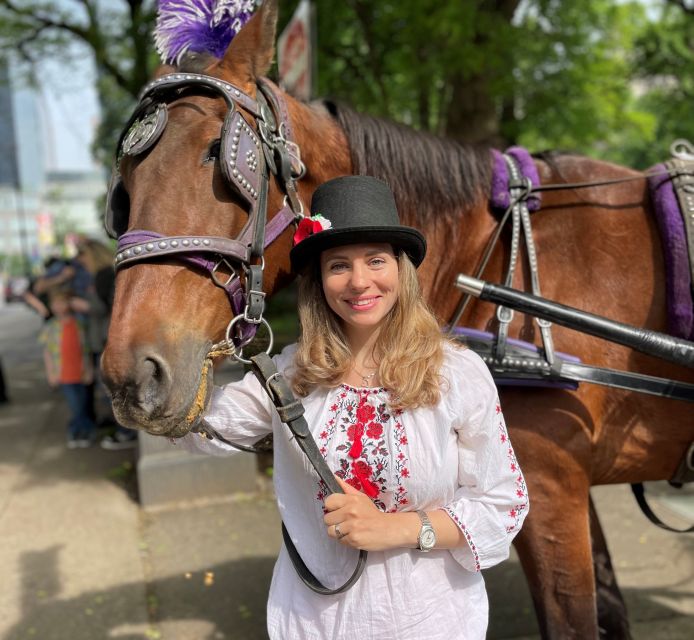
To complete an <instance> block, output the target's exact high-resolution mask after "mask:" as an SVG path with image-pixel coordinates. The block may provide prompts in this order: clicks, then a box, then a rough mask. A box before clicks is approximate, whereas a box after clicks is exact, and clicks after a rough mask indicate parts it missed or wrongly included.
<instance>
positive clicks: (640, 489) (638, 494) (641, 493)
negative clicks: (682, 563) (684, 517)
mask: <svg viewBox="0 0 694 640" xmlns="http://www.w3.org/2000/svg"><path fill="white" fill-rule="evenodd" d="M631 491H632V493H633V494H634V497H635V498H636V502H637V503H638V505H639V507H641V511H643V513H644V515H645V516H646V517H647V518H648V519H649V520H650V521H651V522H652V523H653V524H655V525H657V526H658V527H660V528H661V529H665V531H672V532H674V533H690V532H692V531H694V525H692V526H691V527H688V528H687V529H675V528H674V527H671V526H670V525H669V524H665V523H664V522H663V521H662V520H661V519H660V518H659V517H658V516H657V515H655V513H653V510H652V509H651V507H650V506H649V504H648V501H647V500H646V489H645V487H644V486H643V483H641V482H639V483H635V484H632V485H631Z"/></svg>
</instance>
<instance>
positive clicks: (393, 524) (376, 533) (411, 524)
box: [323, 476, 419, 551]
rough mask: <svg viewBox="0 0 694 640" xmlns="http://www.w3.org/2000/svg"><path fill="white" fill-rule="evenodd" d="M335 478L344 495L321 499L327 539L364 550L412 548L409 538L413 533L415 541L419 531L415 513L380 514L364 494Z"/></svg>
mask: <svg viewBox="0 0 694 640" xmlns="http://www.w3.org/2000/svg"><path fill="white" fill-rule="evenodd" d="M335 477H336V478H337V481H338V483H339V484H340V487H341V488H342V490H343V491H344V494H342V493H333V494H331V495H329V496H328V497H327V498H326V500H325V508H326V509H327V510H328V513H327V514H326V515H325V517H324V518H323V521H324V522H325V525H326V528H327V532H328V535H329V536H330V537H331V538H335V539H336V540H338V541H339V542H340V543H341V544H344V545H346V546H348V547H354V548H355V549H364V550H365V551H383V550H384V549H392V548H394V547H411V546H413V545H412V541H411V540H410V538H411V537H412V535H413V530H414V541H415V542H416V539H417V534H416V531H418V530H419V528H418V525H417V522H418V517H417V514H415V513H383V512H382V511H380V510H379V509H378V507H376V505H374V503H373V502H371V499H370V498H369V497H368V496H367V495H365V494H363V493H362V492H361V491H357V489H355V488H354V487H352V486H351V485H349V484H347V483H346V482H345V481H344V480H342V479H341V478H338V477H337V476H335ZM335 525H337V527H338V528H337V531H336V530H335ZM338 534H339V535H338Z"/></svg>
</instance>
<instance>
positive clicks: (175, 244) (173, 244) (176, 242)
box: [171, 240, 178, 249]
mask: <svg viewBox="0 0 694 640" xmlns="http://www.w3.org/2000/svg"><path fill="white" fill-rule="evenodd" d="M171 246H172V247H173V248H174V249H175V248H176V247H177V246H178V240H172V241H171Z"/></svg>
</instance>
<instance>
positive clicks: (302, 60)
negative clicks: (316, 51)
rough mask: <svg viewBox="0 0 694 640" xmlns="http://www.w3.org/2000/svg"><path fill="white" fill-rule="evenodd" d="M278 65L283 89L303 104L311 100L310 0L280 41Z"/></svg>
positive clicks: (303, 3) (293, 17) (304, 2)
mask: <svg viewBox="0 0 694 640" xmlns="http://www.w3.org/2000/svg"><path fill="white" fill-rule="evenodd" d="M277 62H278V66H279V75H280V85H282V88H284V89H285V90H286V91H288V92H289V93H290V94H291V95H293V96H294V97H296V98H299V100H310V99H311V83H312V71H313V51H312V46H311V2H310V1H309V0H301V2H300V3H299V6H298V7H297V8H296V11H295V12H294V15H293V16H292V19H291V20H290V21H289V24H287V26H286V27H285V29H284V31H283V32H282V34H281V35H280V37H279V39H278V40H277Z"/></svg>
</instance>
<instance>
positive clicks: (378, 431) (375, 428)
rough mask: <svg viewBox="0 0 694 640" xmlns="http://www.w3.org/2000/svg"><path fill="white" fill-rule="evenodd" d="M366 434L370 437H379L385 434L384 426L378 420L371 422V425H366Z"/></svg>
mask: <svg viewBox="0 0 694 640" xmlns="http://www.w3.org/2000/svg"><path fill="white" fill-rule="evenodd" d="M366 435H367V436H369V438H374V439H378V438H380V437H381V436H382V435H383V427H382V426H381V425H380V424H378V423H377V422H371V423H369V426H368V427H366Z"/></svg>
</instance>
